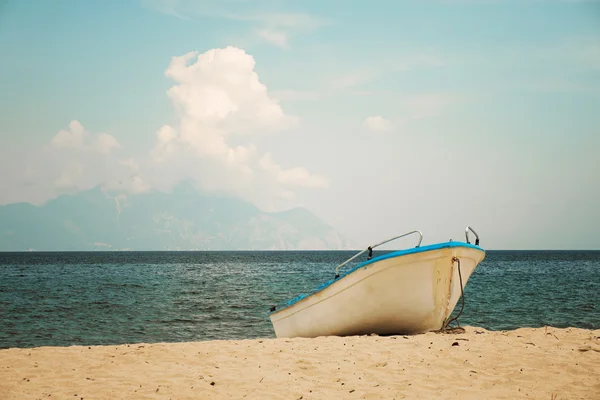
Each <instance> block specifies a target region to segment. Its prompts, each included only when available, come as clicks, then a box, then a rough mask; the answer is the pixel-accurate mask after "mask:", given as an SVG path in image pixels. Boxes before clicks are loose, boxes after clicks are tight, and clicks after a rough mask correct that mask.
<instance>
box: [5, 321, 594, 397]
mask: <svg viewBox="0 0 600 400" xmlns="http://www.w3.org/2000/svg"><path fill="white" fill-rule="evenodd" d="M47 398H50V399H138V398H140V399H141V398H143V399H243V398H244V399H292V400H295V399H303V400H305V399H403V398H407V399H434V398H443V399H548V400H551V399H557V400H558V399H600V330H584V329H574V328H568V329H556V328H549V327H548V328H538V329H529V328H527V329H525V328H524V329H517V330H514V331H505V332H492V331H487V330H484V329H481V328H473V327H466V331H465V332H464V333H459V332H456V333H453V334H448V333H445V334H438V333H427V334H423V335H416V336H391V337H379V336H355V337H345V338H341V337H322V338H316V339H263V340H261V339H256V340H238V341H207V342H195V343H169V344H166V343H159V344H131V345H119V346H92V347H87V346H72V347H40V348H32V349H6V350H0V399H2V400H8V399H47Z"/></svg>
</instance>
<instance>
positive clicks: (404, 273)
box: [270, 244, 485, 337]
mask: <svg viewBox="0 0 600 400" xmlns="http://www.w3.org/2000/svg"><path fill="white" fill-rule="evenodd" d="M454 257H456V258H458V259H459V260H460V270H461V277H462V285H463V288H464V286H465V285H466V284H467V281H468V280H469V277H470V276H471V274H472V272H473V271H474V270H475V268H476V266H477V265H478V264H479V263H480V262H481V261H482V260H483V258H484V257H485V252H484V251H483V250H482V249H480V248H479V247H476V246H472V245H467V244H464V246H462V245H460V244H452V246H449V247H444V248H434V249H431V250H419V251H418V252H415V253H412V254H404V255H399V256H391V257H388V258H384V257H377V258H375V259H373V260H371V262H369V263H367V264H366V265H364V266H361V267H359V268H358V269H356V270H354V271H352V272H351V273H349V274H347V275H345V276H342V277H340V278H338V279H337V280H335V281H334V282H333V283H331V284H330V285H329V286H326V287H325V288H323V289H321V290H320V291H318V292H316V293H314V294H312V295H310V296H307V297H304V298H302V299H301V300H299V301H297V302H295V303H293V304H291V305H289V306H287V307H285V308H283V309H281V310H279V311H276V312H273V313H271V314H270V318H271V322H272V323H273V327H274V330H275V335H276V336H277V337H318V336H331V335H336V336H346V335H360V334H370V333H377V334H380V335H385V334H417V333H423V332H427V331H432V330H438V329H441V328H442V327H443V324H444V322H445V321H446V319H447V318H448V317H449V315H450V314H451V313H452V311H453V310H454V307H455V306H456V303H457V302H458V300H459V299H460V295H461V287H460V277H459V273H458V262H455V261H453V259H454Z"/></svg>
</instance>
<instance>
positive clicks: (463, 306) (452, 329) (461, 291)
mask: <svg viewBox="0 0 600 400" xmlns="http://www.w3.org/2000/svg"><path fill="white" fill-rule="evenodd" d="M455 262H456V263H458V278H459V279H460V298H461V299H462V304H461V306H460V311H459V312H458V314H457V315H456V317H454V318H450V317H448V319H447V320H446V322H445V323H444V325H443V326H442V329H440V332H444V331H447V330H450V331H454V330H457V329H458V330H461V331H463V332H464V328H461V326H460V322H458V317H460V315H461V314H462V312H463V310H464V309H465V293H464V291H463V282H462V274H461V272H460V259H459V258H458V257H452V266H454V263H455ZM453 321H455V322H456V325H457V326H456V328H452V327H450V323H451V322H453ZM452 333H454V332H452Z"/></svg>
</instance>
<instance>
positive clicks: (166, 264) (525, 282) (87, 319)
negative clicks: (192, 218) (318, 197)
mask: <svg viewBox="0 0 600 400" xmlns="http://www.w3.org/2000/svg"><path fill="white" fill-rule="evenodd" d="M381 253H383V252H381ZM354 254H355V252H352V251H223V252H219V251H215V252H210V251H206V252H192V251H185V252H47V253H45V252H30V253H0V348H13V347H18V348H28V347H37V346H71V345H107V344H124V343H156V342H187V341H205V340H226V339H251V338H273V337H275V334H274V331H273V327H272V325H271V322H270V320H269V309H270V308H271V307H272V306H274V305H281V304H282V303H285V302H286V301H287V300H289V299H291V298H294V297H296V296H298V295H300V294H303V293H310V292H311V291H312V290H313V289H315V288H316V287H317V286H319V285H321V284H322V283H324V282H326V281H328V280H330V279H332V278H333V277H334V275H335V273H334V269H335V266H336V265H338V264H339V263H341V262H342V261H344V260H346V259H348V258H349V257H351V256H352V255H354ZM379 254H380V253H378V252H376V253H375V255H379ZM359 261H364V260H361V259H359ZM464 300H465V304H464V310H463V312H462V314H461V315H460V318H459V323H460V324H461V326H464V325H471V326H478V327H483V328H485V329H488V330H511V329H515V328H519V327H543V326H554V327H560V328H564V327H578V328H588V329H599V328H600V251H493V250H492V251H487V252H486V258H485V259H484V260H483V262H482V263H481V264H480V265H479V266H478V267H477V269H476V270H475V272H474V273H473V275H472V276H471V278H470V279H469V281H468V284H467V286H466V289H465V291H464ZM460 307H461V302H460V301H459V302H458V304H457V307H456V310H455V315H456V313H457V312H458V310H459V309H460Z"/></svg>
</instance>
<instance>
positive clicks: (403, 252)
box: [269, 242, 485, 314]
mask: <svg viewBox="0 0 600 400" xmlns="http://www.w3.org/2000/svg"><path fill="white" fill-rule="evenodd" d="M451 247H467V248H471V249H476V250H481V251H485V250H484V249H482V248H481V247H479V246H476V245H474V244H470V243H464V242H445V243H436V244H430V245H427V246H421V247H413V248H410V249H405V250H398V251H393V252H390V253H387V254H382V255H380V256H377V257H373V258H372V259H370V260H367V261H364V262H362V263H360V264H358V265H357V266H356V267H354V268H352V269H350V270H348V271H347V272H346V273H343V274H342V275H340V277H339V278H337V279H331V280H329V281H327V282H325V283H323V284H322V285H320V286H319V287H317V288H316V289H314V290H313V291H312V292H311V293H308V294H301V295H300V296H298V297H295V298H293V299H291V300H289V301H288V302H287V303H285V304H284V305H283V306H282V307H281V308H279V307H277V309H276V310H275V311H272V312H269V314H274V313H276V312H279V311H281V310H283V309H285V308H288V307H290V306H291V305H293V304H295V303H297V302H299V301H300V300H302V299H303V298H305V297H308V296H312V295H313V294H315V293H318V292H320V291H321V290H323V289H325V288H326V287H328V286H330V285H331V284H333V283H334V282H337V281H339V280H340V279H343V278H344V277H345V276H347V275H350V274H351V273H353V272H354V271H356V270H358V269H359V268H362V267H366V266H367V265H370V264H373V263H376V262H378V261H382V260H387V259H388V258H394V257H401V256H405V255H408V254H415V253H423V252H426V251H432V250H439V249H447V248H451Z"/></svg>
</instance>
